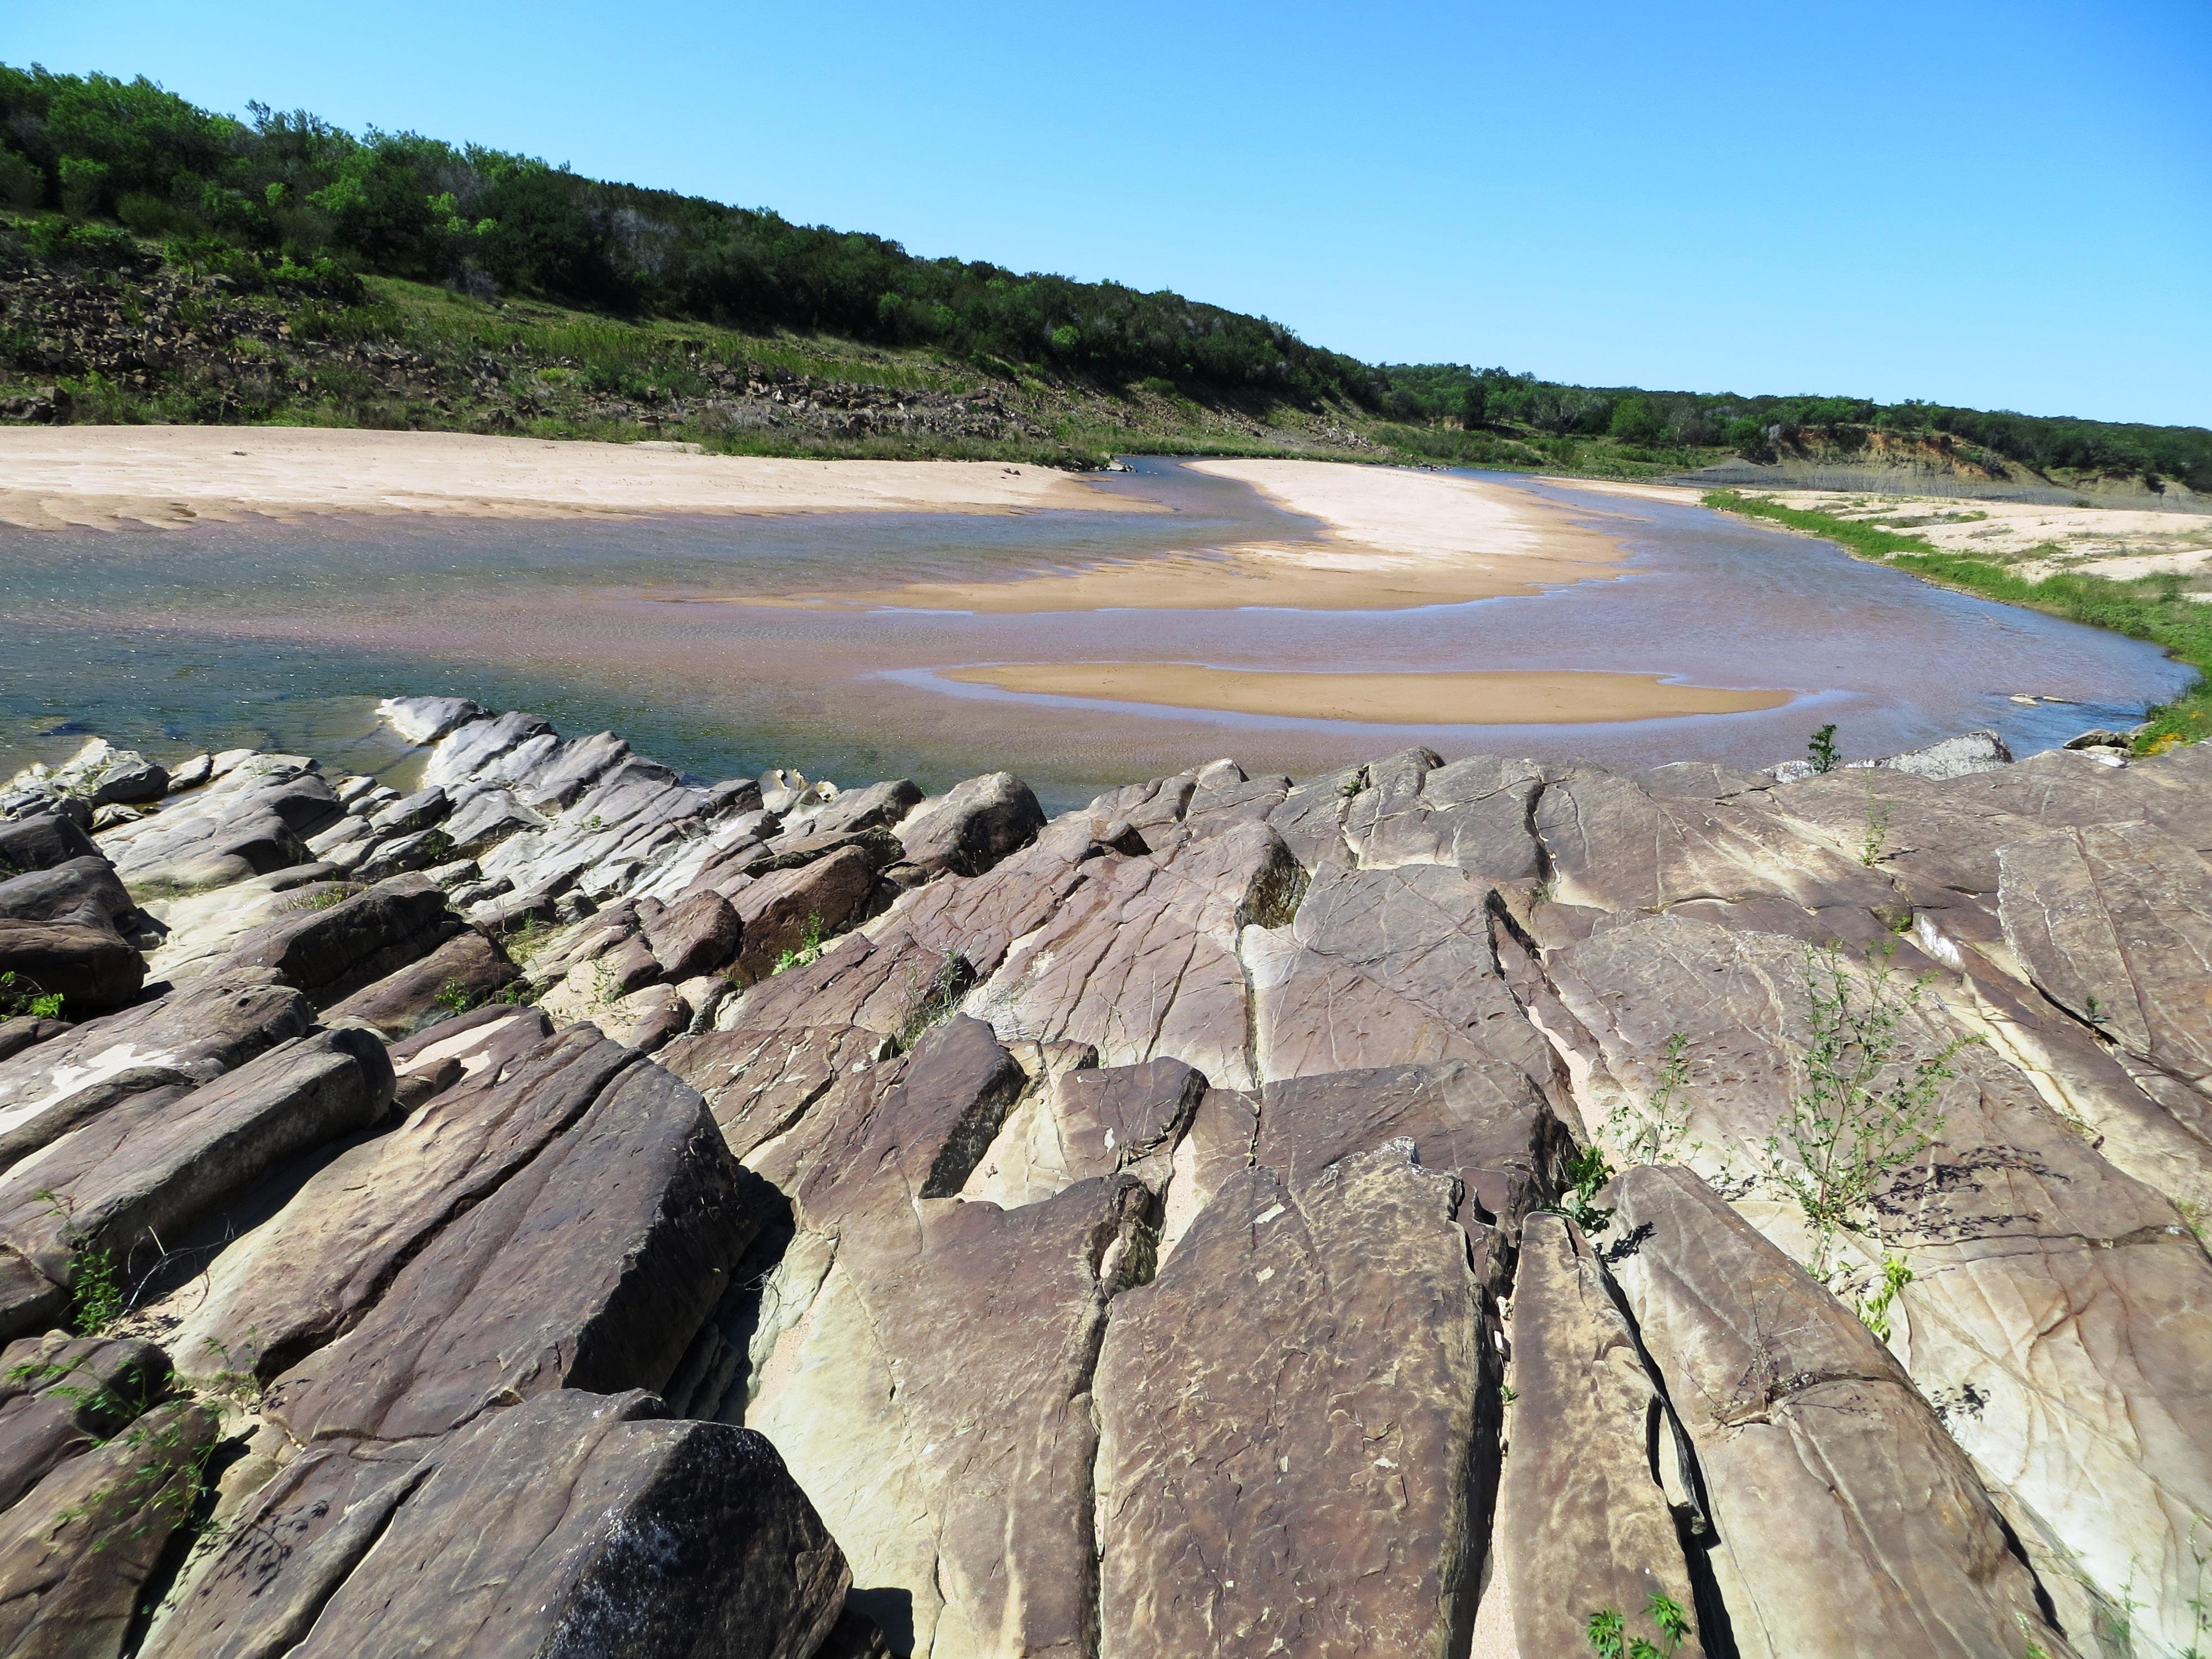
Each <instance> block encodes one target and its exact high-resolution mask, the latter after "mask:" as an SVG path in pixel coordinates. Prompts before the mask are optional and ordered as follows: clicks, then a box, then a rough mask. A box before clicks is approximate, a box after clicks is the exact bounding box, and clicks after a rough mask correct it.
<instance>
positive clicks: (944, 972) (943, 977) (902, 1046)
mask: <svg viewBox="0 0 2212 1659" xmlns="http://www.w3.org/2000/svg"><path fill="white" fill-rule="evenodd" d="M967 973H968V964H967V963H966V962H965V961H964V960H963V959H962V957H961V956H960V954H959V953H958V952H957V951H946V952H945V957H944V959H943V960H942V961H941V962H939V963H938V964H937V971H936V973H934V974H933V975H931V977H930V981H929V984H928V986H927V987H926V988H925V987H923V986H922V984H921V969H919V968H915V969H912V970H910V971H909V973H908V978H907V984H908V988H909V989H911V990H918V991H921V1000H919V1001H918V1002H917V1003H916V1004H915V1011H914V1013H913V1015H912V1016H911V1017H910V1018H908V1020H907V1023H906V1024H904V1025H903V1026H902V1027H901V1028H900V1030H899V1034H898V1037H897V1042H898V1047H899V1050H900V1052H901V1053H902V1054H903V1053H906V1052H908V1051H909V1050H911V1049H912V1048H914V1046H915V1044H916V1043H917V1042H921V1039H922V1038H923V1037H924V1036H926V1035H927V1034H928V1032H929V1031H930V1030H932V1028H933V1027H935V1026H938V1025H941V1024H944V1023H945V1021H946V1020H947V1019H950V1018H951V1017H952V1011H953V1010H954V1009H955V1008H957V1007H958V1006H960V987H961V981H963V979H964V978H965V977H966V976H967Z"/></svg>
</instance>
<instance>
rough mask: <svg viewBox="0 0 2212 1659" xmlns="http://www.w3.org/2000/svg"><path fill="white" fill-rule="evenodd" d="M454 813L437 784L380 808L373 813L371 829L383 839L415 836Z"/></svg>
mask: <svg viewBox="0 0 2212 1659" xmlns="http://www.w3.org/2000/svg"><path fill="white" fill-rule="evenodd" d="M450 811H453V803H452V802H450V801H449V800H447V798H446V792H445V791H444V790H442V789H441V788H438V787H436V786H435V785H433V786H432V787H430V788H428V789H417V790H416V792H415V793H413V794H411V795H405V796H403V797H401V798H400V799H398V800H395V801H393V802H392V804H391V805H389V806H382V807H379V808H378V809H377V810H376V811H374V812H372V813H371V814H369V817H368V827H369V828H370V829H374V830H375V831H376V833H377V834H378V835H380V836H411V835H413V834H415V833H416V831H417V830H422V829H428V828H429V827H430V826H431V825H432V824H434V823H437V822H438V821H439V820H440V819H441V818H443V817H445V816H446V815H447V813H448V812H450Z"/></svg>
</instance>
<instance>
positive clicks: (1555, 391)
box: [1382, 363, 2212, 494]
mask: <svg viewBox="0 0 2212 1659" xmlns="http://www.w3.org/2000/svg"><path fill="white" fill-rule="evenodd" d="M1382 373H1383V375H1384V377H1385V378H1386V379H1387V380H1388V381H1389V392H1387V393H1386V394H1385V395H1384V398H1383V407H1384V410H1385V411H1386V412H1387V413H1389V414H1391V415H1393V416H1396V417H1397V418H1399V419H1401V420H1408V421H1422V422H1437V421H1443V420H1453V421H1457V422H1460V423H1461V424H1462V425H1463V426H1465V427H1466V428H1468V429H1469V430H1470V431H1472V430H1479V429H1480V428H1484V427H1499V426H1525V427H1533V428H1535V429H1536V430H1537V431H1539V432H1543V433H1547V434H1548V435H1552V436H1553V437H1568V436H1585V437H1601V436H1609V437H1613V438H1616V439H1619V440H1620V441H1623V442H1624V443H1627V444H1630V445H1632V446H1635V447H1641V448H1645V449H1695V448H1700V447H1716V446H1717V447H1726V448H1729V449H1733V450H1735V451H1736V452H1737V453H1740V454H1744V455H1749V456H1753V457H1761V456H1764V455H1765V454H1767V453H1771V448H1772V447H1773V445H1774V444H1775V443H1776V442H1777V441H1784V442H1788V441H1795V440H1796V439H1797V438H1798V437H1799V436H1801V435H1804V434H1806V433H1808V432H1818V433H1821V434H1824V435H1836V436H1840V437H1843V438H1844V439H1845V440H1846V441H1849V440H1850V438H1852V437H1853V436H1854V435H1863V434H1864V433H1866V432H1869V431H1890V432H1896V433H1899V434H1904V433H1913V432H1944V433H1949V434H1950V435H1953V436H1954V437H1956V438H1960V439H1964V440H1965V441H1966V442H1967V443H1969V444H1972V445H1977V446H1979V447H1982V448H1984V449H1986V450H1988V451H1990V452H1991V453H1995V454H1996V455H2000V456H2002V457H2004V458H2005V459H2008V460H2012V461H2017V462H2019V463H2021V465H2027V466H2031V467H2033V468H2035V469H2036V470H2037V471H2042V472H2048V471H2051V470H2052V469H2054V468H2063V469H2068V470H2072V471H2081V472H2092V473H2106V474H2115V475H2124V474H2141V475H2142V477H2144V478H2146V479H2147V480H2148V481H2150V482H2152V483H2159V482H2162V481H2164V480H2165V479H2168V478H2172V479H2179V481H2181V482H2182V483H2185V484H2187V485H2188V486H2189V487H2190V488H2191V489H2195V490H2198V491H2202V492H2205V493H2208V494H2212V431H2208V430H2207V429H2206V428H2203V427H2195V426H2146V425H2139V424H2133V423H2128V422H2112V421H2085V420H2078V419H2075V418H2074V417H2071V416H2039V415H2016V414H2014V413H2011V412H2010V411H2008V410H1976V409H1958V408H1954V407H1952V406H1950V405H1948V404H1929V403H1920V402H1917V401H1914V402H1905V403H1898V404H1881V403H1876V402H1875V401H1874V400H1872V399H1871V398H1813V397H1767V396H1761V397H1740V396H1737V395H1735V394H1734V393H1728V392H1722V393H1711V392H1650V391H1646V390H1644V389H1643V388H1642V387H1638V386H1565V385H1561V384H1559V383H1558V382H1555V381H1550V380H1538V379H1537V378H1536V377H1535V376H1534V375H1533V374H1514V373H1512V372H1511V371H1510V370H1508V369H1504V368H1473V367H1471V366H1469V365H1468V364H1465V363H1419V364H1411V363H1395V364H1389V365H1386V366H1385V367H1384V368H1383V370H1382Z"/></svg>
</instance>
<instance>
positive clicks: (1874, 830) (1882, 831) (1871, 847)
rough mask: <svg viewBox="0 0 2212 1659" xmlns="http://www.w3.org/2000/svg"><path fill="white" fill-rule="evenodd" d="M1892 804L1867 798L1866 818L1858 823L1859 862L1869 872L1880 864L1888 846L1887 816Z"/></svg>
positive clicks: (1870, 794) (1869, 795) (1870, 797)
mask: <svg viewBox="0 0 2212 1659" xmlns="http://www.w3.org/2000/svg"><path fill="white" fill-rule="evenodd" d="M1892 805H1893V803H1892V802H1889V801H1886V800H1882V801H1878V800H1876V799H1875V798H1874V796H1873V794H1872V793H1869V794H1868V796H1867V805H1866V816H1865V817H1863V819H1861V820H1860V823H1859V862H1860V863H1861V864H1863V865H1864V866H1866V867H1867V868H1868V869H1869V870H1871V869H1873V868H1874V866H1875V865H1877V864H1879V863H1881V860H1882V857H1883V854H1884V852H1885V851H1886V849H1887V848H1888V846H1889V814H1890V809H1891V807H1892Z"/></svg>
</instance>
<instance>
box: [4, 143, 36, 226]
mask: <svg viewBox="0 0 2212 1659" xmlns="http://www.w3.org/2000/svg"><path fill="white" fill-rule="evenodd" d="M45 199H46V174H45V173H41V172H40V171H39V169H38V166H37V164H36V163H34V162H33V161H31V160H30V159H29V158H28V157H27V156H22V155H16V154H15V151H14V150H12V149H0V205H4V206H7V207H11V208H13V209H15V211H16V212H18V213H33V212H36V211H37V210H38V207H39V204H40V203H41V202H43V201H44V200H45Z"/></svg>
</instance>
